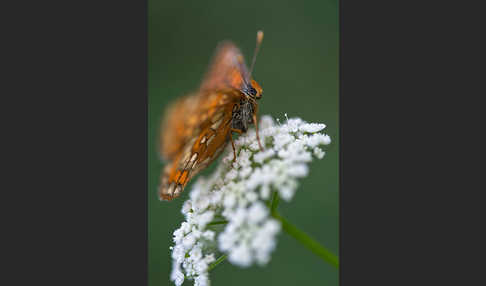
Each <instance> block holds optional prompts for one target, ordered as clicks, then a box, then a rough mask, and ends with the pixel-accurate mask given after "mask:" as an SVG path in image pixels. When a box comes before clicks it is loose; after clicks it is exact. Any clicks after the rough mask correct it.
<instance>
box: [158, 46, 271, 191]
mask: <svg viewBox="0 0 486 286" xmlns="http://www.w3.org/2000/svg"><path fill="white" fill-rule="evenodd" d="M261 95H262V88H261V87H260V85H259V84H258V83H256V82H255V81H254V80H253V79H251V76H250V74H249V73H248V71H247V68H246V65H245V63H244V60H243V56H242V54H241V52H240V51H239V49H238V48H237V47H236V46H235V45H234V44H233V43H231V42H223V43H222V44H220V46H219V47H218V49H217V51H216V55H215V57H214V59H213V62H212V64H211V66H210V69H209V72H208V74H207V75H206V77H205V78H204V79H203V82H202V84H201V86H200V88H199V90H198V91H197V92H195V93H193V94H190V95H188V96H185V97H182V98H180V99H178V100H177V101H176V102H174V103H173V104H172V105H171V106H169V108H168V110H167V111H166V114H165V118H164V120H163V124H162V129H161V140H160V143H161V145H160V153H161V155H162V157H163V158H164V159H165V160H166V161H168V164H167V165H166V166H165V168H164V169H163V171H162V174H161V181H160V185H159V190H158V192H159V198H160V199H161V200H172V199H174V198H176V197H178V196H179V195H180V194H181V192H182V191H183V190H184V187H185V186H186V185H187V183H188V182H189V181H190V180H191V178H192V177H194V176H195V175H196V174H197V173H199V172H200V171H201V170H203V169H204V168H206V167H207V166H208V165H209V164H210V163H211V162H213V161H214V160H215V159H216V158H217V157H218V156H219V155H220V154H221V152H222V151H223V150H224V149H225V147H226V146H227V144H228V143H229V142H230V141H231V142H233V141H232V134H233V132H236V133H240V134H241V133H245V132H246V131H247V130H248V127H249V125H250V124H253V123H255V124H256V123H257V121H256V114H257V110H258V104H257V102H256V100H258V99H260V98H261ZM233 148H234V145H233ZM233 151H234V150H233ZM234 155H235V158H236V153H234Z"/></svg>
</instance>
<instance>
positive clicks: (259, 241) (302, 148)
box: [171, 116, 331, 286]
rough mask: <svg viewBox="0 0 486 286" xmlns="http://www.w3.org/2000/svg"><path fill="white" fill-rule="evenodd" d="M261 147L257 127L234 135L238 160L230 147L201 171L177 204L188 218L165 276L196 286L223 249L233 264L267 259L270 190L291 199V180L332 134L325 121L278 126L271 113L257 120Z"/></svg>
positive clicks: (204, 281) (275, 226) (271, 234)
mask: <svg viewBox="0 0 486 286" xmlns="http://www.w3.org/2000/svg"><path fill="white" fill-rule="evenodd" d="M259 127H260V134H259V135H260V139H261V142H262V144H263V145H264V150H263V151H261V150H260V148H259V146H258V142H257V140H256V133H255V130H250V131H248V132H247V133H246V134H244V135H242V136H240V137H239V138H238V139H237V140H236V141H235V147H236V150H237V159H236V161H235V162H232V161H233V151H232V147H231V145H229V146H228V149H227V150H226V153H225V154H227V155H225V156H224V157H223V160H222V163H221V164H220V165H219V166H218V168H217V170H216V171H215V172H214V173H213V175H212V176H211V177H209V178H202V177H200V178H199V179H198V180H197V181H196V183H195V184H194V186H193V189H192V191H191V193H190V199H189V200H188V201H186V202H185V203H184V205H183V207H182V213H183V214H184V216H185V218H186V221H184V222H183V223H182V225H181V227H180V228H179V229H177V230H176V231H174V243H175V245H174V246H173V247H172V248H171V249H172V259H173V269H172V274H171V280H172V281H174V283H175V284H176V285H177V286H180V285H181V284H182V283H183V282H184V278H188V279H193V280H194V285H195V286H206V285H209V282H210V281H209V277H208V271H209V266H210V265H211V263H213V262H214V261H215V260H216V259H215V253H217V252H222V253H225V254H227V256H228V260H229V261H230V262H231V263H232V264H235V265H238V266H241V267H247V266H250V265H252V264H255V263H256V264H259V265H265V264H266V263H267V262H268V261H269V260H270V255H271V253H272V251H273V250H274V248H275V246H276V235H277V234H278V233H279V231H280V223H279V221H277V220H276V219H274V218H273V217H272V216H271V214H270V210H269V208H268V204H267V203H268V202H269V201H270V198H271V192H272V191H277V192H278V194H279V196H280V197H281V198H282V199H284V200H285V201H290V200H291V199H292V197H293V195H294V193H295V191H296V189H297V186H298V182H297V179H299V178H302V177H305V176H307V174H308V166H307V164H308V163H309V162H311V161H312V158H313V155H314V157H317V158H319V159H321V158H322V157H323V156H324V154H325V152H324V151H323V150H322V149H321V148H320V147H322V146H324V145H328V144H329V143H330V142H331V139H330V137H329V136H328V135H326V134H323V133H322V132H321V131H322V130H323V129H324V128H325V127H326V126H325V125H324V124H316V123H306V122H305V121H303V120H301V119H299V118H293V119H287V121H286V122H285V123H284V124H280V123H279V122H277V123H276V122H274V120H273V119H272V118H271V117H270V116H263V117H262V119H261V120H260V124H259Z"/></svg>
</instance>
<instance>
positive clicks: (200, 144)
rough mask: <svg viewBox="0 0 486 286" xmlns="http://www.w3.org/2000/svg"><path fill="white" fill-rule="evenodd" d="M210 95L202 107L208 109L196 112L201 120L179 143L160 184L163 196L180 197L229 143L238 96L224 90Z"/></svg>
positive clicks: (170, 198) (161, 195) (165, 198)
mask: <svg viewBox="0 0 486 286" xmlns="http://www.w3.org/2000/svg"><path fill="white" fill-rule="evenodd" d="M208 99H211V101H208V102H206V103H204V104H203V106H202V108H201V109H202V110H204V113H203V114H202V113H198V115H197V116H196V117H197V118H199V119H201V121H199V122H200V124H199V125H198V126H197V127H195V128H194V129H193V131H192V134H191V136H188V137H187V140H186V141H185V143H184V144H179V145H182V147H180V151H179V152H177V153H175V154H176V155H175V156H173V157H172V160H171V161H170V163H169V164H167V165H166V167H165V168H164V170H163V173H162V176H161V184H160V187H159V197H160V198H161V199H163V200H172V199H174V198H176V197H178V196H179V195H180V193H181V192H182V191H183V190H184V187H185V186H186V185H187V183H188V182H189V180H190V179H191V178H192V177H193V176H195V175H196V174H197V173H199V172H200V171H201V170H203V169H204V168H206V167H207V166H208V165H209V164H210V163H211V162H212V161H214V160H215V159H216V158H217V157H218V155H219V154H221V152H222V151H223V150H224V148H225V147H226V145H227V143H228V140H229V136H230V131H231V120H232V110H233V106H234V103H235V102H236V101H237V100H238V99H237V98H236V96H231V95H228V94H221V93H214V94H212V95H208ZM199 112H201V110H199ZM187 117H188V118H189V117H191V115H187ZM182 118H183V117H182ZM202 119H203V120H202ZM174 133H176V131H174ZM167 140H168V139H167ZM166 142H169V141H166ZM170 144H172V143H170ZM178 148H179V147H178Z"/></svg>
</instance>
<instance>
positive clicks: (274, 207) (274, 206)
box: [270, 191, 280, 215]
mask: <svg viewBox="0 0 486 286" xmlns="http://www.w3.org/2000/svg"><path fill="white" fill-rule="evenodd" d="M279 202H280V199H279V196H278V192H276V191H275V192H273V194H272V202H271V204H270V213H271V214H272V215H273V214H275V213H276V212H277V206H278V203H279Z"/></svg>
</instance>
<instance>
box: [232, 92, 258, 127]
mask: <svg viewBox="0 0 486 286" xmlns="http://www.w3.org/2000/svg"><path fill="white" fill-rule="evenodd" d="M254 113H255V107H254V103H253V101H251V100H249V99H247V98H246V97H245V96H243V97H242V98H241V100H240V102H239V103H238V104H235V105H234V107H233V115H232V120H231V128H234V129H238V130H241V131H242V132H246V131H247V130H248V126H249V125H250V124H251V123H253V114H254Z"/></svg>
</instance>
